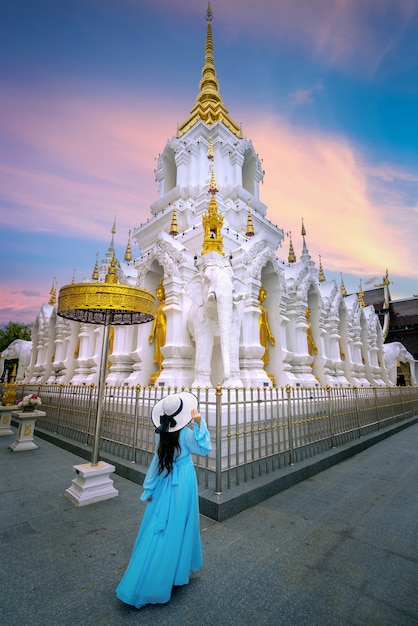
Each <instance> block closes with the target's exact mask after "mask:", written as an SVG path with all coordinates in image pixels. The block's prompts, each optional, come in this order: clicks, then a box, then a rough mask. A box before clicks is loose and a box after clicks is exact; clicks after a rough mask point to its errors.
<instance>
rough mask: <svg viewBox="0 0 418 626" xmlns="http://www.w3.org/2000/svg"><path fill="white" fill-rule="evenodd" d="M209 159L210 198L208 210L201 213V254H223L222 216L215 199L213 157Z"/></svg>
mask: <svg viewBox="0 0 418 626" xmlns="http://www.w3.org/2000/svg"><path fill="white" fill-rule="evenodd" d="M208 158H209V157H208ZM209 160H210V161H211V163H212V174H211V178H210V183H209V189H208V191H209V193H210V195H211V199H210V202H209V210H208V212H207V213H204V214H203V215H202V225H203V232H204V235H203V248H202V254H206V253H207V252H217V253H218V254H222V255H223V238H222V235H221V228H222V224H223V222H224V217H223V215H222V214H221V213H219V211H218V203H217V202H216V199H215V195H216V194H217V193H218V187H217V184H216V181H215V172H214V159H209Z"/></svg>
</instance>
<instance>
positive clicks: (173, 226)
mask: <svg viewBox="0 0 418 626" xmlns="http://www.w3.org/2000/svg"><path fill="white" fill-rule="evenodd" d="M168 234H169V235H171V236H172V237H177V235H178V234H179V225H178V224H177V208H176V205H174V209H173V216H172V218H171V224H170V230H169V231H168Z"/></svg>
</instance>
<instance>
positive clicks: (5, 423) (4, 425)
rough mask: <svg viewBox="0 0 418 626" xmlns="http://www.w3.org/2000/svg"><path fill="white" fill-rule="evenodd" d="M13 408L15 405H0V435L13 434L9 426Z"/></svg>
mask: <svg viewBox="0 0 418 626" xmlns="http://www.w3.org/2000/svg"><path fill="white" fill-rule="evenodd" d="M15 408H16V407H15V406H0V437H4V436H5V435H13V434H14V433H13V430H12V429H11V428H10V426H11V421H12V411H13V410H14V409H15Z"/></svg>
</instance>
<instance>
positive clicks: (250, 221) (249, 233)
mask: <svg viewBox="0 0 418 626" xmlns="http://www.w3.org/2000/svg"><path fill="white" fill-rule="evenodd" d="M250 203H251V200H250V199H248V213H247V227H246V229H245V236H246V237H253V236H254V235H255V232H254V224H253V218H252V215H251V211H250Z"/></svg>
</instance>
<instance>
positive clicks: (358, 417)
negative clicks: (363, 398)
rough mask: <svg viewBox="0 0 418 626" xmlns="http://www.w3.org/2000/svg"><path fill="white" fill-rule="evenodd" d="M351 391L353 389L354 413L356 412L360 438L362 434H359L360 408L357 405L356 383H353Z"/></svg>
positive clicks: (359, 432)
mask: <svg viewBox="0 0 418 626" xmlns="http://www.w3.org/2000/svg"><path fill="white" fill-rule="evenodd" d="M353 391H354V405H355V407H356V413H357V424H358V436H359V439H361V437H362V436H363V435H362V434H361V428H362V426H361V420H360V410H359V406H358V393H357V385H353Z"/></svg>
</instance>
